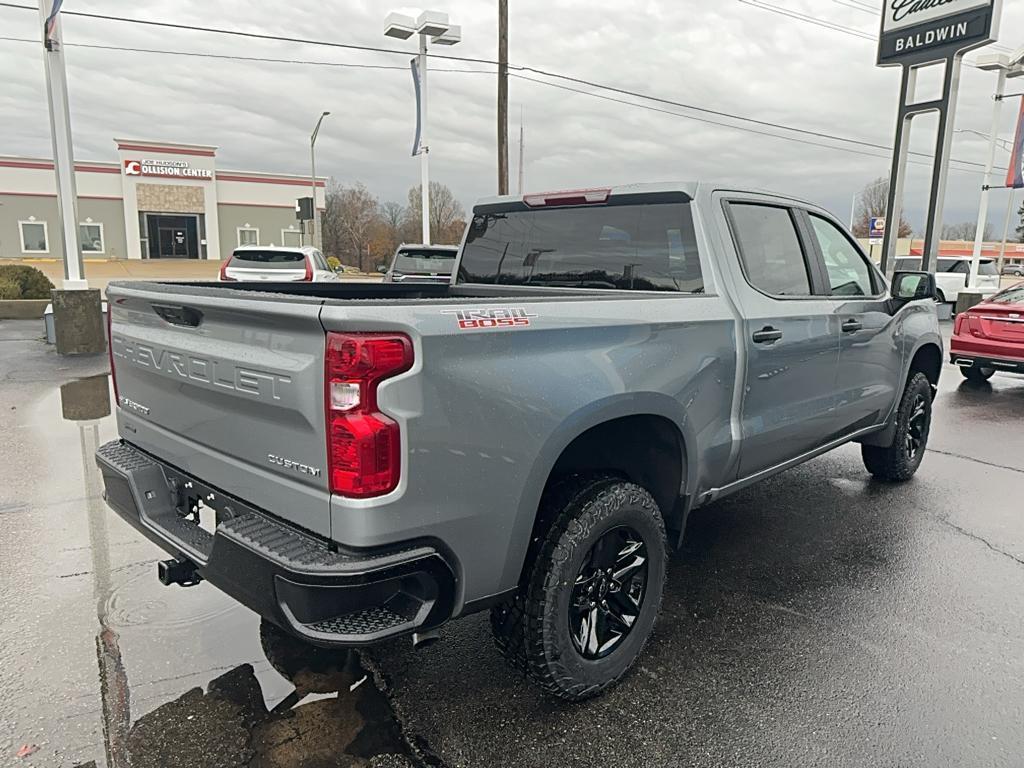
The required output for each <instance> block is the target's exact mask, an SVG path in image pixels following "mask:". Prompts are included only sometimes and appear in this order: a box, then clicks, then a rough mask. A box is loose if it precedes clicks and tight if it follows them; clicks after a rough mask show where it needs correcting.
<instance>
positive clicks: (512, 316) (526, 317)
mask: <svg viewBox="0 0 1024 768" xmlns="http://www.w3.org/2000/svg"><path fill="white" fill-rule="evenodd" d="M441 314H442V315H455V319H456V320H457V321H458V323H459V330H460V331H471V330H489V329H492V328H524V327H526V326H528V325H529V324H530V319H531V318H534V317H537V315H531V314H529V313H528V312H527V311H526V310H525V309H523V308H522V307H497V308H492V309H446V310H443V311H442V312H441Z"/></svg>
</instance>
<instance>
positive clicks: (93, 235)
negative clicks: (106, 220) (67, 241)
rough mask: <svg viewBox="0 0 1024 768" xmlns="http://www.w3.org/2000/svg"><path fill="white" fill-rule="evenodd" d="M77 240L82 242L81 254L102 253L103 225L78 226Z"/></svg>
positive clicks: (88, 224)
mask: <svg viewBox="0 0 1024 768" xmlns="http://www.w3.org/2000/svg"><path fill="white" fill-rule="evenodd" d="M78 239H79V240H80V241H81V242H82V253H103V225H102V224H93V223H92V222H88V223H86V224H79V225H78Z"/></svg>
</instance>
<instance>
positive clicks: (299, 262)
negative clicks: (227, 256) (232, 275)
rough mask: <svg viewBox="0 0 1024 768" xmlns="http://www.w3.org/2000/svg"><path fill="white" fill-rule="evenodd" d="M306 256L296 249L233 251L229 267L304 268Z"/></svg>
mask: <svg viewBox="0 0 1024 768" xmlns="http://www.w3.org/2000/svg"><path fill="white" fill-rule="evenodd" d="M305 262H306V256H305V255H304V254H302V253H298V252H296V251H276V250H274V251H272V250H266V251H235V252H234V254H232V256H231V261H230V262H229V263H228V266H229V267H248V268H249V269H304V268H305V266H306V263H305Z"/></svg>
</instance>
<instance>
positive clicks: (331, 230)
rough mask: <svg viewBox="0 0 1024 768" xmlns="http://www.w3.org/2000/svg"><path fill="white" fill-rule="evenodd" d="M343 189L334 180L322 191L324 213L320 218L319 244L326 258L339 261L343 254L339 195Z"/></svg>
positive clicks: (343, 234)
mask: <svg viewBox="0 0 1024 768" xmlns="http://www.w3.org/2000/svg"><path fill="white" fill-rule="evenodd" d="M342 190H343V187H342V186H341V185H340V184H339V183H338V182H337V181H336V180H334V179H331V180H330V181H329V182H327V189H326V190H324V203H325V207H324V212H323V215H322V216H321V217H320V233H321V242H322V243H323V251H324V253H325V254H326V255H327V256H328V257H331V256H333V257H335V258H337V259H341V257H342V255H343V254H344V252H345V233H344V230H343V229H342V224H341V193H342Z"/></svg>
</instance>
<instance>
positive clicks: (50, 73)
mask: <svg viewBox="0 0 1024 768" xmlns="http://www.w3.org/2000/svg"><path fill="white" fill-rule="evenodd" d="M60 5H61V0H39V22H40V24H41V26H42V33H43V35H42V36H43V61H44V63H45V65H46V95H47V97H48V100H49V102H50V104H49V106H50V109H49V112H50V136H51V138H52V140H53V170H54V173H55V174H56V175H57V211H58V216H59V217H60V222H61V231H62V233H63V235H64V254H63V255H64V289H65V290H80V289H86V288H88V287H89V284H88V283H87V282H86V280H85V270H84V269H83V267H82V249H81V247H80V246H79V242H78V190H77V189H76V187H75V156H74V150H73V147H72V144H71V113H70V110H69V109H68V82H67V75H66V73H65V71H64V51H63V44H62V36H61V22H60V15H59V14H60ZM47 247H49V243H47Z"/></svg>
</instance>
